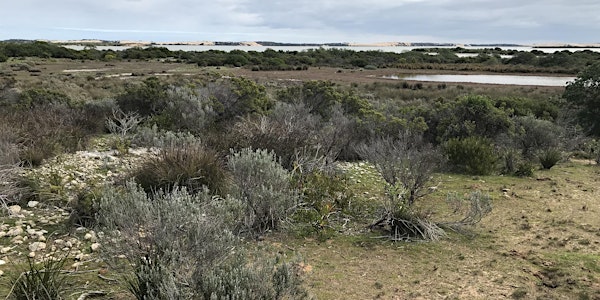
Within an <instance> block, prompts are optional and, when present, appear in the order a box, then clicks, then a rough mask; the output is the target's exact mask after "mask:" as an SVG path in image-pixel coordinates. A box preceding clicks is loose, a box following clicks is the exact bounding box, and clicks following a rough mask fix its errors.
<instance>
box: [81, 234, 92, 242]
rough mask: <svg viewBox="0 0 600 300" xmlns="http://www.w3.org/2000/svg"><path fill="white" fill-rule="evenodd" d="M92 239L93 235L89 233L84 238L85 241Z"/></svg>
mask: <svg viewBox="0 0 600 300" xmlns="http://www.w3.org/2000/svg"><path fill="white" fill-rule="evenodd" d="M92 237H93V236H92V234H91V233H89V232H88V233H86V234H85V236H83V239H84V240H86V241H87V240H91V239H92Z"/></svg>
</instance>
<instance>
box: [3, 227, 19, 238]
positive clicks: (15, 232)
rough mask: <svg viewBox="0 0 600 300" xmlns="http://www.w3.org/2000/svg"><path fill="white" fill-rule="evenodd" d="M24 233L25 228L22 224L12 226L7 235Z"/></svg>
mask: <svg viewBox="0 0 600 300" xmlns="http://www.w3.org/2000/svg"><path fill="white" fill-rule="evenodd" d="M21 234H23V228H21V226H17V227H13V228H11V229H10V230H9V231H8V233H7V234H6V235H8V236H17V235H21Z"/></svg>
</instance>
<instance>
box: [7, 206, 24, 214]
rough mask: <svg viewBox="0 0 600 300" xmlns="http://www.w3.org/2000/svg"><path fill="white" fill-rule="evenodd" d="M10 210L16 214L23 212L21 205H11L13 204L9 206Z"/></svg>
mask: <svg viewBox="0 0 600 300" xmlns="http://www.w3.org/2000/svg"><path fill="white" fill-rule="evenodd" d="M8 212H9V213H10V214H11V215H16V214H18V213H20V212H21V206H19V205H11V206H9V207H8Z"/></svg>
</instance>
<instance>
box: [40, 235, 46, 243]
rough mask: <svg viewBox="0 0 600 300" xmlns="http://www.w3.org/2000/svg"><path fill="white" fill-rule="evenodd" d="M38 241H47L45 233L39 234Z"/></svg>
mask: <svg viewBox="0 0 600 300" xmlns="http://www.w3.org/2000/svg"><path fill="white" fill-rule="evenodd" d="M38 241H40V242H45V241H46V237H45V236H43V235H38Z"/></svg>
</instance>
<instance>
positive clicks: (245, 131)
mask: <svg viewBox="0 0 600 300" xmlns="http://www.w3.org/2000/svg"><path fill="white" fill-rule="evenodd" d="M320 125H321V122H320V117H318V116H315V115H313V114H311V113H310V112H309V110H308V108H306V107H305V106H303V105H301V104H299V105H292V104H286V103H281V104H278V105H277V106H276V107H275V109H274V110H273V112H272V113H271V114H269V115H266V116H265V115H253V116H246V117H244V118H242V119H240V120H239V121H238V122H236V123H235V125H234V126H233V127H232V128H231V130H230V133H229V136H230V138H231V139H232V140H233V141H234V147H233V148H234V149H243V148H254V149H268V150H270V151H273V152H275V154H276V155H277V156H278V157H279V158H280V159H281V163H282V165H284V166H285V167H286V168H291V166H292V163H293V160H294V156H295V153H296V151H298V150H299V149H300V148H303V147H311V146H314V145H315V144H316V142H317V132H318V130H319V126H320Z"/></svg>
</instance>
